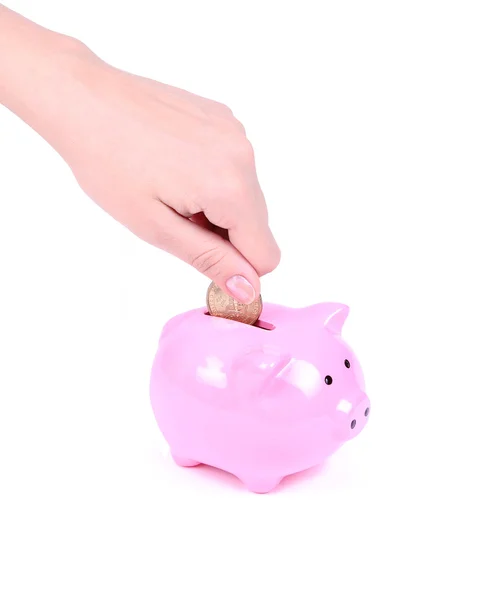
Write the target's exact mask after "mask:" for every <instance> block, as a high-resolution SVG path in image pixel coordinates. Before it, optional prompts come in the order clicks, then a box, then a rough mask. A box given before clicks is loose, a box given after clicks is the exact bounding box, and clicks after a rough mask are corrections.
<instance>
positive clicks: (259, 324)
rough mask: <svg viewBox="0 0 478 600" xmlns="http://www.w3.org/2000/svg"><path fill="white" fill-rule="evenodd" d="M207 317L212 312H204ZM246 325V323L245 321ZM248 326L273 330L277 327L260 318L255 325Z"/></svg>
mask: <svg viewBox="0 0 478 600" xmlns="http://www.w3.org/2000/svg"><path fill="white" fill-rule="evenodd" d="M204 314H205V315H206V316H207V317H210V316H211V313H210V312H209V311H208V312H205V313H204ZM222 318H224V317H218V319H222ZM243 324H244V325H245V323H243ZM248 327H258V328H259V329H265V330H266V331H272V330H273V329H275V325H272V323H267V322H266V321H261V319H258V320H257V321H256V322H255V323H254V324H253V325H248Z"/></svg>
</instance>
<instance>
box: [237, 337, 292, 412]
mask: <svg viewBox="0 0 478 600" xmlns="http://www.w3.org/2000/svg"><path fill="white" fill-rule="evenodd" d="M290 360H291V356H290V355H289V354H285V353H282V352H281V351H279V350H278V349H276V348H274V347H270V346H262V347H260V348H253V349H251V350H249V351H247V352H246V353H245V354H243V355H242V356H239V357H238V358H237V359H236V360H235V361H234V363H233V365H232V369H231V378H232V380H233V385H232V390H233V392H234V393H235V394H236V398H237V399H238V400H239V401H240V402H241V403H244V402H245V403H248V402H254V400H255V399H257V398H259V397H260V394H261V392H262V391H263V390H264V388H265V387H266V386H267V385H268V384H269V383H270V382H271V381H272V380H273V379H274V378H275V377H276V376H277V375H278V374H279V373H280V372H281V371H282V370H283V369H284V367H286V366H287V365H288V364H289V362H290Z"/></svg>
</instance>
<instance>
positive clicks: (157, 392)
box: [150, 303, 370, 493]
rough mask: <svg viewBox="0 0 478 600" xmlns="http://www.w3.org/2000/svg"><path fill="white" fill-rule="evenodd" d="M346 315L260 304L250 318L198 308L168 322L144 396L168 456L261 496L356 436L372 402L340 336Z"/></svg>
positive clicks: (328, 308) (330, 308) (327, 306)
mask: <svg viewBox="0 0 478 600" xmlns="http://www.w3.org/2000/svg"><path fill="white" fill-rule="evenodd" d="M348 312H349V309H348V307H347V306H345V305H343V304H335V303H323V304H316V305H314V306H308V307H306V308H301V309H296V308H287V307H284V306H279V305H274V304H266V303H265V304H264V306H263V311H262V315H261V321H259V322H257V323H256V324H255V325H245V324H243V323H239V322H237V321H232V320H228V319H224V318H221V317H214V316H211V315H209V314H208V313H207V312H206V309H204V308H202V309H196V310H192V311H189V312H186V313H183V314H181V315H177V316H175V317H174V318H172V319H171V320H170V321H168V322H167V323H166V325H165V326H164V328H163V331H162V334H161V337H160V340H159V346H158V350H157V354H156V357H155V359H154V363H153V367H152V373H151V383H150V393H151V402H152V407H153V411H154V414H155V418H156V421H157V423H158V426H159V428H160V430H161V431H162V433H163V435H164V437H165V439H166V441H167V443H168V444H169V447H170V450H171V454H172V457H173V459H174V460H175V461H176V463H177V464H179V465H181V466H184V467H193V466H195V465H198V464H200V463H203V464H207V465H211V466H214V467H218V468H220V469H222V470H225V471H227V472H229V473H232V474H234V475H236V476H237V477H238V478H239V479H240V480H241V481H242V482H243V483H244V484H245V486H246V487H247V488H248V489H249V490H251V491H253V492H257V493H265V492H268V491H270V490H272V489H273V488H275V487H276V486H277V485H278V484H279V482H280V481H281V479H282V478H283V477H285V476H286V475H289V474H292V473H297V472H299V471H303V470H305V469H308V468H310V467H313V466H317V465H319V464H322V463H323V462H324V461H325V459H326V458H327V457H328V456H330V455H331V454H332V453H333V452H335V451H336V450H337V449H338V448H339V447H340V446H341V445H342V444H343V443H344V442H346V441H347V440H350V439H351V438H353V437H355V436H356V435H357V434H359V433H360V432H361V431H362V429H363V427H364V426H365V424H366V423H367V420H368V415H369V412H370V402H369V399H368V397H367V395H366V393H365V387H364V379H363V375H362V370H361V368H360V365H359V363H358V360H357V358H356V356H355V355H354V353H353V352H352V350H351V348H350V347H349V346H348V345H347V344H346V343H345V342H344V341H343V340H342V337H341V332H342V326H343V325H344V322H345V320H346V318H347V315H348Z"/></svg>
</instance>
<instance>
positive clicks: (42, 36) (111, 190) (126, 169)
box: [0, 5, 280, 303]
mask: <svg viewBox="0 0 478 600" xmlns="http://www.w3.org/2000/svg"><path fill="white" fill-rule="evenodd" d="M0 103H1V104H3V105H4V106H6V107H7V108H8V109H9V110H11V111H12V112H13V113H14V114H16V115H17V116H18V117H19V118H20V119H22V120H23V121H24V122H25V123H27V124H28V125H29V126H30V127H31V128H32V129H34V130H35V131H36V132H37V133H38V134H39V135H40V136H42V137H43V138H44V139H45V140H46V142H48V143H49V144H50V145H51V146H52V147H53V148H54V149H55V150H56V151H57V152H58V153H59V154H60V156H61V157H62V158H63V159H64V160H65V162H66V163H67V164H68V165H69V167H70V168H71V170H72V172H73V174H74V176H75V178H76V180H77V182H78V184H79V185H80V187H81V188H82V189H83V190H84V192H85V193H86V194H87V195H88V196H89V197H90V198H91V199H92V200H93V201H94V202H96V203H97V204H98V205H99V206H100V207H102V208H103V209H104V210H105V211H106V212H107V213H109V214H110V215H111V216H112V217H113V218H114V219H116V220H117V221H118V222H120V223H122V224H123V225H124V226H125V227H127V228H128V229H129V230H130V231H131V232H132V233H133V234H135V235H137V236H138V237H140V238H141V239H143V240H144V241H146V242H147V243H149V244H152V245H154V246H156V247H158V248H160V249H162V250H165V251H166V252H169V253H171V254H173V255H175V256H177V257H178V258H179V259H181V260H183V261H185V262H187V263H189V264H190V265H191V266H192V267H194V268H195V269H197V270H198V271H200V272H201V273H203V274H204V275H206V276H207V277H209V278H210V279H211V280H213V281H215V282H216V283H217V284H218V285H219V286H220V287H221V288H222V289H223V290H224V291H225V292H227V293H229V294H231V295H233V296H234V297H236V298H237V300H238V301H239V302H245V303H249V302H252V301H253V300H254V298H256V297H257V296H258V294H259V293H260V279H259V277H260V276H262V275H265V274H266V273H269V272H271V271H272V270H273V269H275V268H276V267H277V265H278V264H279V260H280V251H279V248H278V246H277V243H276V241H275V239H274V237H273V234H272V232H271V230H270V228H269V225H268V213H267V206H266V202H265V199H264V195H263V193H262V190H261V187H260V184H259V181H258V177H257V173H256V167H255V161H254V152H253V149H252V146H251V144H250V142H249V140H248V139H247V137H246V133H245V131H244V127H243V126H242V125H241V123H240V122H239V121H238V120H237V119H236V118H235V117H234V115H233V113H232V112H231V110H230V109H229V108H228V107H227V106H224V105H223V104H220V103H218V102H214V101H212V100H208V99H206V98H202V97H199V96H196V95H194V94H191V93H189V92H187V91H184V90H181V89H178V88H174V87H171V86H168V85H165V84H163V83H158V82H156V81H153V80H150V79H147V78H144V77H139V76H136V75H133V74H131V73H126V72H124V71H122V70H120V69H118V68H115V67H113V66H112V65H109V64H107V63H105V62H104V61H103V60H101V59H100V58H99V57H98V56H97V55H96V54H94V53H93V52H92V51H91V50H90V49H89V48H88V47H86V46H85V45H84V44H83V43H82V42H81V41H79V40H76V39H74V38H71V37H69V36H65V35H62V34H59V33H56V32H53V31H50V30H48V29H45V28H43V27H41V26H39V25H37V24H36V23H33V22H32V21H29V20H28V19H26V18H24V17H23V16H21V15H19V14H17V13H15V12H13V11H11V10H9V9H8V8H6V7H4V6H3V5H0Z"/></svg>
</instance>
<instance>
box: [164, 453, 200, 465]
mask: <svg viewBox="0 0 478 600" xmlns="http://www.w3.org/2000/svg"><path fill="white" fill-rule="evenodd" d="M171 456H172V457H173V460H174V462H175V463H176V464H177V465H179V466H180V467H196V466H197V465H199V464H200V463H198V462H197V461H195V460H191V459H190V458H184V457H183V456H178V455H177V454H174V453H173V452H172V453H171Z"/></svg>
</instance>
